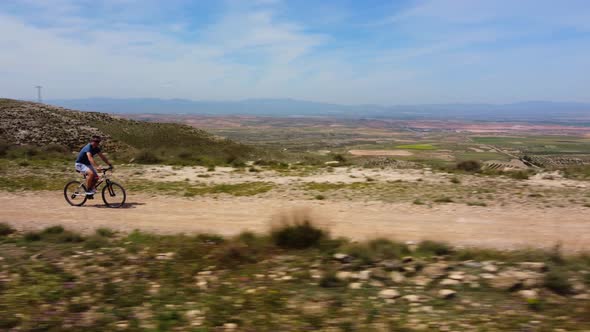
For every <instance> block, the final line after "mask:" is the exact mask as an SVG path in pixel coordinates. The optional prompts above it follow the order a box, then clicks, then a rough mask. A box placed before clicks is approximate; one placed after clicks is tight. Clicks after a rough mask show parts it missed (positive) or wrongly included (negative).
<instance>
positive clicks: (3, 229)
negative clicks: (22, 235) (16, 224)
mask: <svg viewBox="0 0 590 332" xmlns="http://www.w3.org/2000/svg"><path fill="white" fill-rule="evenodd" d="M15 231H16V230H15V229H14V228H12V227H11V226H10V225H8V224H7V223H0V236H7V235H10V234H12V233H14V232H15Z"/></svg>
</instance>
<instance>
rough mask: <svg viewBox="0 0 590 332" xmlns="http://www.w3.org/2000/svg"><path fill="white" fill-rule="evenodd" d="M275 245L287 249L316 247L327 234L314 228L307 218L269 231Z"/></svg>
mask: <svg viewBox="0 0 590 332" xmlns="http://www.w3.org/2000/svg"><path fill="white" fill-rule="evenodd" d="M270 235H271V238H272V240H273V242H274V244H275V245H277V246H279V247H282V248H288V249H305V248H310V247H313V246H317V245H318V244H319V243H320V241H321V240H322V239H324V238H326V237H328V234H327V233H326V232H325V231H324V230H322V229H320V228H318V227H316V226H314V225H313V224H312V222H311V220H309V219H308V218H305V219H304V220H303V221H297V222H293V223H283V224H282V225H280V226H279V227H276V228H274V229H272V230H271V233H270Z"/></svg>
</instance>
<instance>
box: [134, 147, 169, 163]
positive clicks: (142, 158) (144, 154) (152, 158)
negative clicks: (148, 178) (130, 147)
mask: <svg viewBox="0 0 590 332" xmlns="http://www.w3.org/2000/svg"><path fill="white" fill-rule="evenodd" d="M134 160H135V162H136V163H139V164H158V163H160V162H162V159H160V158H158V156H156V154H155V153H153V152H152V151H150V150H141V151H139V152H138V153H137V154H136V155H135V158H134Z"/></svg>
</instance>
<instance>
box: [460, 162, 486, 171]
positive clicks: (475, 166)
mask: <svg viewBox="0 0 590 332" xmlns="http://www.w3.org/2000/svg"><path fill="white" fill-rule="evenodd" d="M455 167H456V168H457V169H458V170H461V171H464V172H470V173H475V172H479V171H481V167H482V165H481V163H480V162H479V161H477V160H465V161H461V162H459V163H457V165H456V166H455Z"/></svg>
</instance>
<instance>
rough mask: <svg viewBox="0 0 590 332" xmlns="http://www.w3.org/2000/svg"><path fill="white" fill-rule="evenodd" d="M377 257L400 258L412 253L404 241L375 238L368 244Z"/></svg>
mask: <svg viewBox="0 0 590 332" xmlns="http://www.w3.org/2000/svg"><path fill="white" fill-rule="evenodd" d="M367 245H368V247H369V249H370V250H371V252H373V253H374V255H375V256H376V257H377V259H391V258H400V257H402V256H404V255H407V254H409V253H410V250H409V249H408V246H407V245H405V244H404V243H399V242H395V241H391V240H388V239H374V240H371V241H369V243H368V244H367Z"/></svg>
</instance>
